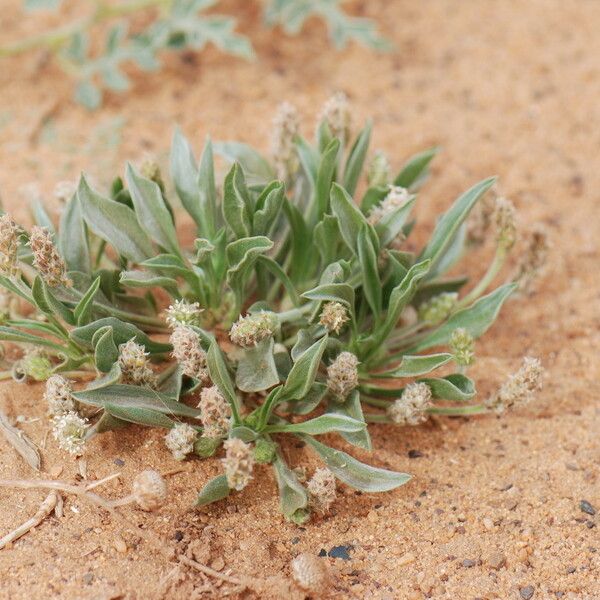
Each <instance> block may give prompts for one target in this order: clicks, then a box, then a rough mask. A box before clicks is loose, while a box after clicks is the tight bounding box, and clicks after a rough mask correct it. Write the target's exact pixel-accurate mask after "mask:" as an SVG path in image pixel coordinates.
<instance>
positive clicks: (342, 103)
mask: <svg viewBox="0 0 600 600" xmlns="http://www.w3.org/2000/svg"><path fill="white" fill-rule="evenodd" d="M351 120H352V118H351V115H350V106H349V103H348V97H347V96H346V94H344V92H336V93H335V94H333V96H331V97H330V98H329V100H327V102H325V104H324V105H323V108H322V109H321V115H320V119H319V121H325V122H326V123H327V125H328V126H329V130H330V131H331V135H333V137H336V138H339V139H340V140H342V142H343V143H345V142H346V141H348V139H349V138H350V126H351Z"/></svg>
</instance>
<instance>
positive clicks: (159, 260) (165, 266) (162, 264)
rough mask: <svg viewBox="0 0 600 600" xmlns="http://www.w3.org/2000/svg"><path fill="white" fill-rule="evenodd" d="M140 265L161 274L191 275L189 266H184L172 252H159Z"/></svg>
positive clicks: (172, 275)
mask: <svg viewBox="0 0 600 600" xmlns="http://www.w3.org/2000/svg"><path fill="white" fill-rule="evenodd" d="M196 241H198V240H196ZM140 266H141V267H145V268H146V269H150V270H151V271H156V272H157V273H161V274H163V275H170V276H171V277H185V278H188V277H189V276H190V275H191V270H190V269H189V267H187V266H186V264H185V263H184V262H183V260H181V258H179V256H175V255H174V254H159V255H158V256H155V257H153V258H149V259H148V260H145V261H144V262H143V263H141V264H140Z"/></svg>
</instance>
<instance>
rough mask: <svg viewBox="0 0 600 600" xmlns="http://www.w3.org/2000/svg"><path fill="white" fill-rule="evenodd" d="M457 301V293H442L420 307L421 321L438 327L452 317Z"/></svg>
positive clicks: (418, 311)
mask: <svg viewBox="0 0 600 600" xmlns="http://www.w3.org/2000/svg"><path fill="white" fill-rule="evenodd" d="M457 301H458V294H457V293H456V292H442V293H441V294H438V295H437V296H434V297H433V298H430V299H429V300H427V301H426V302H423V303H422V304H421V305H420V306H419V308H418V310H417V313H418V315H419V319H420V320H421V321H425V322H426V323H430V324H432V325H437V324H438V323H441V322H442V321H443V320H444V319H446V317H448V316H449V315H450V313H451V312H452V311H453V310H454V307H455V306H456V303H457Z"/></svg>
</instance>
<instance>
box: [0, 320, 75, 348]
mask: <svg viewBox="0 0 600 600" xmlns="http://www.w3.org/2000/svg"><path fill="white" fill-rule="evenodd" d="M0 340H3V341H5V342H17V343H19V344H32V345H34V346H44V347H46V348H50V349H52V350H55V351H58V352H64V351H65V348H64V347H63V346H61V345H60V344H57V343H55V342H52V341H51V340H48V339H46V338H43V337H39V336H37V335H33V334H31V333H26V332H25V331H19V330H18V329H14V328H13V327H6V326H5V325H0Z"/></svg>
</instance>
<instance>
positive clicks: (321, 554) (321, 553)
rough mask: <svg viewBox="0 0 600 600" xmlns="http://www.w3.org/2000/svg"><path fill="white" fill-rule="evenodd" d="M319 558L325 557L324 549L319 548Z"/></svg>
mask: <svg viewBox="0 0 600 600" xmlns="http://www.w3.org/2000/svg"><path fill="white" fill-rule="evenodd" d="M319 556H327V550H325V548H321V550H320V551H319Z"/></svg>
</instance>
